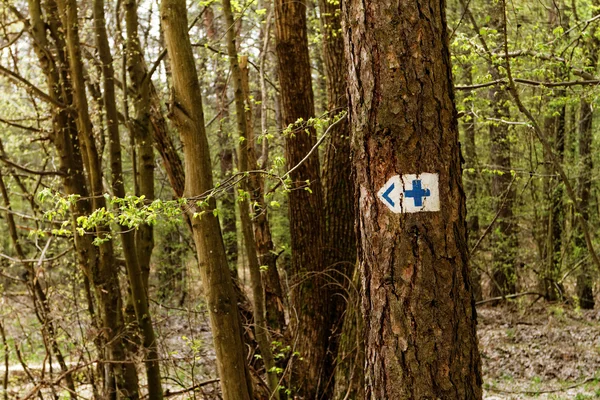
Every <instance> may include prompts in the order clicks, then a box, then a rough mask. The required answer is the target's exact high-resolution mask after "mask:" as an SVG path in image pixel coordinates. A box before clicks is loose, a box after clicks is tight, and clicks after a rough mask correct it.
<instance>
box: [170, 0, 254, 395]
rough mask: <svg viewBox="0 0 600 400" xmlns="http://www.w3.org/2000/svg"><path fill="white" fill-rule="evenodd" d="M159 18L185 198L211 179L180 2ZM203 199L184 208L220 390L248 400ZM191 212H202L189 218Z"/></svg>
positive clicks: (215, 236)
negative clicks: (180, 149)
mask: <svg viewBox="0 0 600 400" xmlns="http://www.w3.org/2000/svg"><path fill="white" fill-rule="evenodd" d="M161 20H162V26H163V31H164V35H165V43H166V45H167V52H168V55H169V58H170V60H171V66H172V83H173V86H172V89H173V92H172V95H173V99H172V104H171V109H170V118H171V119H172V121H173V123H174V124H175V126H176V127H177V129H178V130H179V134H180V136H181V141H182V143H183V147H184V157H185V161H186V162H185V191H184V196H185V197H186V198H188V199H189V198H194V197H196V196H199V195H201V194H203V193H205V192H207V191H209V190H211V189H212V188H213V180H212V169H211V162H210V151H209V147H208V140H207V137H206V131H205V129H204V114H203V110H202V97H201V90H200V83H199V81H198V75H197V72H196V68H195V63H194V56H193V53H192V46H191V43H190V38H189V35H188V30H187V10H186V4H185V1H184V0H163V2H162V3H161ZM208 203H209V204H208V207H207V208H206V209H204V210H199V209H198V206H196V204H195V203H194V202H191V203H190V204H188V206H189V207H186V208H187V211H188V213H189V214H190V215H189V216H190V219H191V224H192V230H193V236H194V241H195V243H196V250H197V252H198V260H199V262H200V272H201V277H202V282H203V285H204V292H205V295H206V302H207V308H208V311H209V316H210V323H211V328H212V333H213V340H214V345H215V352H216V356H217V369H218V371H219V376H220V378H221V381H220V382H221V389H222V392H223V398H224V399H226V400H238V399H239V400H249V399H250V398H251V395H252V387H251V381H250V377H249V373H248V368H247V365H246V360H245V350H244V345H243V342H242V326H241V322H240V318H239V315H238V311H237V301H236V300H237V299H236V295H235V293H234V288H233V284H232V281H231V276H230V273H229V267H228V264H227V255H226V253H225V246H224V244H223V237H222V235H221V228H220V226H219V220H218V219H217V217H216V216H215V215H214V214H213V212H212V211H213V210H214V208H215V207H216V204H215V200H214V198H211V199H209V200H208ZM195 211H197V212H201V211H206V212H205V213H204V214H203V215H202V216H196V217H194V215H193V214H194V212H195Z"/></svg>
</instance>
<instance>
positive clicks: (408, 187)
mask: <svg viewBox="0 0 600 400" xmlns="http://www.w3.org/2000/svg"><path fill="white" fill-rule="evenodd" d="M377 197H379V199H380V200H381V201H382V202H383V204H385V205H386V206H387V207H388V208H389V209H390V210H392V212H395V213H416V212H424V211H440V191H439V176H438V174H431V173H426V172H423V173H420V174H408V175H394V176H392V177H391V178H390V179H389V180H388V181H387V182H386V184H385V185H383V187H382V188H381V190H379V192H378V193H377Z"/></svg>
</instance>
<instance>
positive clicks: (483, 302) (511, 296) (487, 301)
mask: <svg viewBox="0 0 600 400" xmlns="http://www.w3.org/2000/svg"><path fill="white" fill-rule="evenodd" d="M532 295H537V296H539V297H544V295H543V294H541V293H538V292H523V293H515V294H509V295H506V296H498V297H492V298H489V299H485V300H480V301H478V302H477V303H475V305H478V306H479V305H481V304H485V303H491V302H494V301H499V300H508V299H515V298H517V297H523V296H532Z"/></svg>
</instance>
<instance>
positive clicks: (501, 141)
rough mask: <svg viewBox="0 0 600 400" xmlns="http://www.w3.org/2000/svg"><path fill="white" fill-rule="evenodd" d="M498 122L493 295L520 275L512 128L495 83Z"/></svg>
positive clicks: (493, 131)
mask: <svg viewBox="0 0 600 400" xmlns="http://www.w3.org/2000/svg"><path fill="white" fill-rule="evenodd" d="M490 98H491V101H492V103H493V117H494V118H495V120H496V121H495V122H493V123H492V125H490V141H491V147H490V164H491V165H492V168H493V169H495V170H496V171H495V173H494V174H493V175H492V187H491V195H492V199H494V201H495V206H494V212H495V214H497V215H498V219H497V220H496V224H495V227H494V231H493V234H492V243H491V246H492V282H491V284H490V296H491V297H498V296H504V295H507V294H514V293H515V292H516V287H517V286H516V284H517V276H516V269H515V256H516V249H517V237H516V232H515V225H514V224H513V203H514V201H515V195H516V192H515V190H514V189H513V187H512V185H511V182H512V179H513V177H512V174H511V161H510V137H509V135H510V132H509V129H508V125H507V124H505V123H503V122H499V121H501V120H503V121H507V120H508V119H509V110H508V94H507V93H506V92H505V91H504V89H503V88H500V87H496V88H494V89H493V90H492V91H491V92H490Z"/></svg>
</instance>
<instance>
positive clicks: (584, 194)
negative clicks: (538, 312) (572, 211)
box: [575, 61, 597, 310]
mask: <svg viewBox="0 0 600 400" xmlns="http://www.w3.org/2000/svg"><path fill="white" fill-rule="evenodd" d="M596 62H597V61H595V63H596ZM593 118H594V108H593V106H592V105H591V104H590V103H589V102H588V101H587V100H586V99H581V103H580V108H579V159H580V163H581V168H580V170H579V190H578V192H579V193H578V196H577V197H578V198H579V199H580V203H579V206H580V207H581V214H582V215H581V216H582V218H583V219H585V220H588V218H589V216H590V214H589V209H590V194H591V189H592V172H593V168H594V165H593V161H592V132H593V130H592V125H593ZM575 246H576V248H577V249H582V250H583V249H585V247H586V244H585V239H584V237H583V234H582V233H581V232H580V231H579V230H578V231H577V233H576V235H575ZM593 283H594V281H593V279H592V271H591V266H590V263H589V262H586V261H584V262H583V266H582V268H581V271H580V272H579V274H578V275H577V297H578V298H579V306H580V307H581V308H583V309H588V310H591V309H593V308H594V306H595V301H594V289H593V287H594V285H593Z"/></svg>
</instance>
